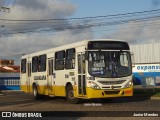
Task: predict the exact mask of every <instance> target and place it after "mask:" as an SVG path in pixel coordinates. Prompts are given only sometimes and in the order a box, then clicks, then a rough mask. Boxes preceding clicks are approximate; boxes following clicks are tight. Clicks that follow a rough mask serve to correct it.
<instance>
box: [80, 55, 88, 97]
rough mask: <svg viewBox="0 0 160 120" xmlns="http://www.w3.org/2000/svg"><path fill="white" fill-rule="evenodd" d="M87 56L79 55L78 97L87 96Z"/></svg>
mask: <svg viewBox="0 0 160 120" xmlns="http://www.w3.org/2000/svg"><path fill="white" fill-rule="evenodd" d="M85 70H86V69H85V55H84V53H79V54H78V95H79V96H80V97H84V96H85V95H86V75H85V73H86V71H85Z"/></svg>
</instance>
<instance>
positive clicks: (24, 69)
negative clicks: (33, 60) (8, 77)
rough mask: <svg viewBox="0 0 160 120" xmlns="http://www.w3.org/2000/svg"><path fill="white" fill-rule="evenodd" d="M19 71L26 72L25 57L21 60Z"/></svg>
mask: <svg viewBox="0 0 160 120" xmlns="http://www.w3.org/2000/svg"><path fill="white" fill-rule="evenodd" d="M21 72H22V73H26V59H22V60H21Z"/></svg>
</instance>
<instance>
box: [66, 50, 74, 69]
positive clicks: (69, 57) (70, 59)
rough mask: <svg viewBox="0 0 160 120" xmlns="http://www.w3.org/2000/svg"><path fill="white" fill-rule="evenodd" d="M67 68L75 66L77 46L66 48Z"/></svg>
mask: <svg viewBox="0 0 160 120" xmlns="http://www.w3.org/2000/svg"><path fill="white" fill-rule="evenodd" d="M65 68H66V69H74V68H75V48H73V49H68V50H66V61H65Z"/></svg>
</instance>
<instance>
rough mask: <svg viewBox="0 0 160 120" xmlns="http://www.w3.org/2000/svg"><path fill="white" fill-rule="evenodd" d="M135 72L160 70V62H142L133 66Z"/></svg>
mask: <svg viewBox="0 0 160 120" xmlns="http://www.w3.org/2000/svg"><path fill="white" fill-rule="evenodd" d="M133 72H160V64H140V65H135V66H134V67H133Z"/></svg>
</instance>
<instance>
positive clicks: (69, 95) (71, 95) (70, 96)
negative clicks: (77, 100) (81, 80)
mask: <svg viewBox="0 0 160 120" xmlns="http://www.w3.org/2000/svg"><path fill="white" fill-rule="evenodd" d="M68 97H69V99H74V93H73V90H71V91H69V93H68Z"/></svg>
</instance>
